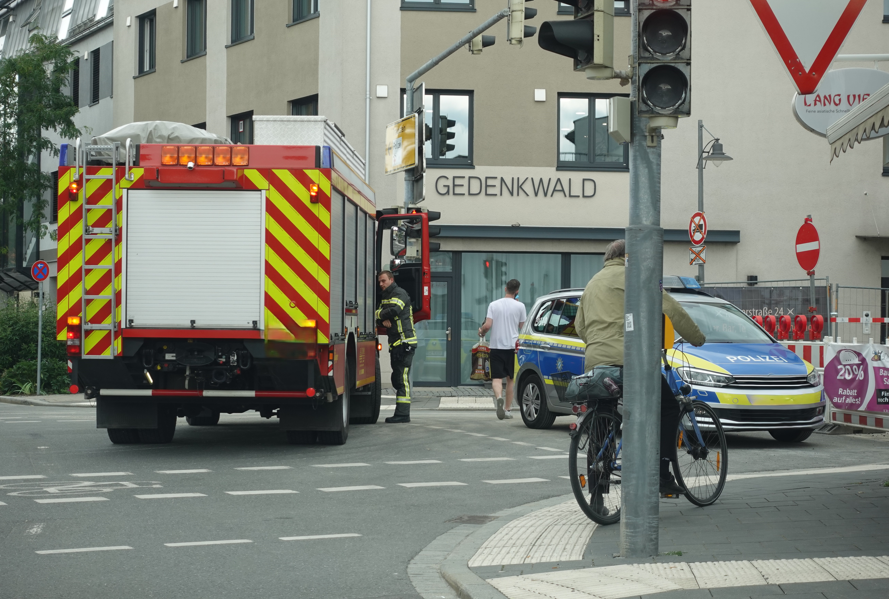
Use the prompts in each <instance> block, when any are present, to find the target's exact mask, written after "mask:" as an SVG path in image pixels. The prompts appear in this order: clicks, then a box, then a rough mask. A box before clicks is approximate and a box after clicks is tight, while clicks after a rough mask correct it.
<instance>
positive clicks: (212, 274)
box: [123, 189, 265, 330]
mask: <svg viewBox="0 0 889 599" xmlns="http://www.w3.org/2000/svg"><path fill="white" fill-rule="evenodd" d="M223 205H224V209H220V208H221V207H222V206H223ZM125 210H126V224H125V226H124V239H125V250H124V252H125V253H124V260H125V264H124V273H125V277H126V280H125V283H124V290H125V300H124V304H125V307H124V310H125V315H124V318H123V324H124V327H128V326H129V327H136V328H198V329H201V328H226V329H252V328H258V329H260V330H261V329H262V327H263V309H262V308H263V273H264V272H265V254H264V249H265V248H264V246H265V208H264V198H263V192H261V191H198V190H187V191H174V190H154V189H146V190H130V191H128V192H127V195H126V200H125Z"/></svg>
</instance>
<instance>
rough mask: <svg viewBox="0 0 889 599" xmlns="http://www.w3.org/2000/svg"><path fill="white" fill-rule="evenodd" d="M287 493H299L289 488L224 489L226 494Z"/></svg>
mask: <svg viewBox="0 0 889 599" xmlns="http://www.w3.org/2000/svg"><path fill="white" fill-rule="evenodd" d="M287 493H299V491H292V490H290V489H269V490H267V491H226V494H228V495H284V494H287Z"/></svg>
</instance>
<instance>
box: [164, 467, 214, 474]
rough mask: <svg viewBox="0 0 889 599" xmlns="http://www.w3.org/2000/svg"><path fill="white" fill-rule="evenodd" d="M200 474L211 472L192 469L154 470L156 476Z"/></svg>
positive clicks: (202, 469)
mask: <svg viewBox="0 0 889 599" xmlns="http://www.w3.org/2000/svg"><path fill="white" fill-rule="evenodd" d="M202 472H212V470H207V469H206V468H194V469H192V470H155V473H157V474H200V473H202Z"/></svg>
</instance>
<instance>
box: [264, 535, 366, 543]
mask: <svg viewBox="0 0 889 599" xmlns="http://www.w3.org/2000/svg"><path fill="white" fill-rule="evenodd" d="M360 536H361V535H359V534H355V533H345V534H340V535H306V536H303V537H278V538H279V539H281V540H282V541H314V540H315V539H346V538H351V537H360Z"/></svg>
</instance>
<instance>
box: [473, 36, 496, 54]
mask: <svg viewBox="0 0 889 599" xmlns="http://www.w3.org/2000/svg"><path fill="white" fill-rule="evenodd" d="M496 41H497V37H496V36H493V35H477V36H475V37H474V38H472V41H471V42H469V53H470V54H473V55H475V54H481V53H482V50H483V49H484V48H487V47H488V46H493V45H494V42H496Z"/></svg>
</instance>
